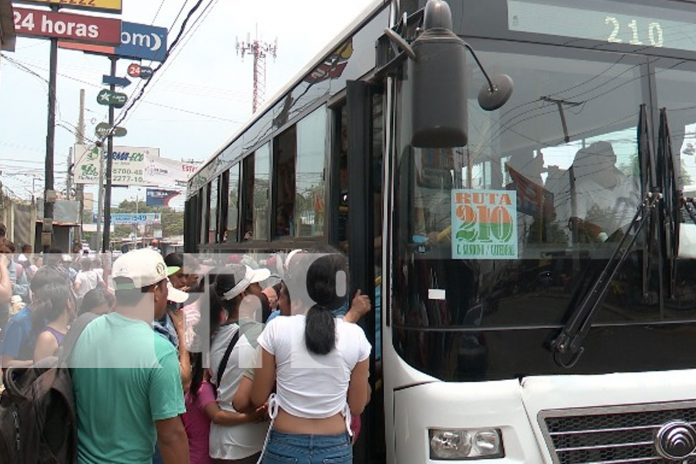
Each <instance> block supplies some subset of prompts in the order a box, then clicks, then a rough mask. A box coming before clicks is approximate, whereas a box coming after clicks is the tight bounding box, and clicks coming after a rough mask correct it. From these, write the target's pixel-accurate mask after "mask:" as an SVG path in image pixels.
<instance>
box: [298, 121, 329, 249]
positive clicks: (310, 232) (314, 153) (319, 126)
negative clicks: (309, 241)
mask: <svg viewBox="0 0 696 464" xmlns="http://www.w3.org/2000/svg"><path fill="white" fill-rule="evenodd" d="M326 131H327V128H326V108H325V107H321V108H319V109H317V110H316V111H314V112H313V113H312V114H310V115H309V116H307V117H306V118H304V119H303V120H302V121H300V122H299V123H298V124H297V170H296V191H295V201H296V204H295V234H294V235H295V236H296V237H317V236H322V235H324V209H325V208H324V201H325V200H324V197H325V187H324V185H325V184H324V167H325V163H326Z"/></svg>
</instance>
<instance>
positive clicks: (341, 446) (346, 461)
mask: <svg viewBox="0 0 696 464" xmlns="http://www.w3.org/2000/svg"><path fill="white" fill-rule="evenodd" d="M262 463H263V464H352V463H353V447H352V446H351V443H350V436H349V435H348V434H347V433H341V434H339V435H299V434H291V433H282V432H277V431H275V430H272V431H271V437H270V439H269V440H268V445H267V446H266V451H265V452H264V453H263V461H262Z"/></svg>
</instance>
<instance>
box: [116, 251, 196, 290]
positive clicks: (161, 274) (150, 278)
mask: <svg viewBox="0 0 696 464" xmlns="http://www.w3.org/2000/svg"><path fill="white" fill-rule="evenodd" d="M178 270H179V268H178V267H167V265H166V264H165V262H164V259H163V258H162V255H161V254H159V253H158V252H157V251H156V250H153V249H152V248H141V249H139V250H133V251H129V252H128V253H126V254H124V255H121V256H120V257H119V258H118V259H117V260H116V261H114V265H113V268H112V269H111V277H112V278H114V279H117V278H123V279H128V280H130V282H127V281H126V282H119V283H117V284H116V290H127V289H134V288H143V287H148V286H150V285H154V284H156V283H158V282H161V281H163V280H166V279H168V278H169V276H170V275H172V274H174V273H175V272H176V271H178ZM167 289H168V296H167V299H168V300H169V301H173V302H174V303H183V302H185V301H186V300H187V299H188V293H186V292H182V291H181V290H178V289H176V288H174V286H172V284H171V283H169V282H167Z"/></svg>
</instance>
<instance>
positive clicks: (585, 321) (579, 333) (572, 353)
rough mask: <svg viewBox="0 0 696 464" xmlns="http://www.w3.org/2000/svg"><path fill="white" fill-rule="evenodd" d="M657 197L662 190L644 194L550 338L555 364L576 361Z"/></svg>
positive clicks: (658, 200) (567, 365)
mask: <svg viewBox="0 0 696 464" xmlns="http://www.w3.org/2000/svg"><path fill="white" fill-rule="evenodd" d="M661 199H662V194H661V193H659V192H649V193H648V194H647V195H646V196H645V199H644V200H643V202H642V203H641V204H640V206H639V207H638V210H637V211H636V214H635V216H634V217H633V220H632V221H631V224H630V225H629V226H628V229H627V230H626V233H625V234H624V236H623V237H622V238H621V241H620V242H619V245H618V246H617V247H616V249H615V250H614V252H613V253H612V255H611V258H609V262H608V263H607V264H606V266H604V269H602V273H601V274H600V275H599V277H598V278H597V280H596V281H595V282H594V284H593V285H592V287H591V288H590V290H589V291H588V292H587V293H586V294H585V296H584V297H583V298H582V301H581V302H580V304H579V305H578V306H577V307H576V308H575V310H574V311H573V313H572V314H571V315H570V318H569V319H568V321H567V322H566V324H565V325H564V326H563V329H562V330H561V333H560V334H558V336H557V337H556V338H555V339H554V340H553V341H552V342H551V348H552V349H553V359H554V361H555V362H556V363H557V364H558V365H560V366H562V367H565V368H570V367H573V366H574V365H575V364H576V363H577V362H578V359H579V358H580V356H582V353H583V352H584V350H585V349H584V348H583V346H582V343H583V341H584V340H585V337H586V336H587V334H588V332H589V331H590V327H591V326H592V320H593V318H594V315H595V314H596V312H597V310H598V309H599V307H600V305H601V304H602V301H603V300H604V296H605V295H606V294H607V291H608V290H609V285H610V284H611V281H612V280H613V279H614V276H615V275H616V273H617V272H618V270H619V268H620V267H621V265H622V264H623V262H624V261H625V260H626V257H627V256H628V253H629V251H630V250H631V248H632V247H633V244H634V243H635V242H636V239H637V238H638V236H639V235H640V231H641V230H642V229H643V226H645V224H646V223H647V222H648V221H649V218H650V216H651V213H652V211H653V210H654V209H655V207H656V206H657V204H658V203H659V202H660V200H661ZM634 227H635V228H636V230H635V232H634V233H633V235H631V234H630V231H631V229H633V228H634ZM565 357H569V358H570V359H569V360H565V359H564V358H565Z"/></svg>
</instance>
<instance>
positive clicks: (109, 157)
mask: <svg viewBox="0 0 696 464" xmlns="http://www.w3.org/2000/svg"><path fill="white" fill-rule="evenodd" d="M109 60H110V61H111V77H116V63H117V62H118V58H117V57H115V56H110V57H109ZM109 90H111V93H113V92H115V91H116V85H115V84H110V85H109ZM109 127H110V128H111V129H109V135H108V137H107V148H106V177H105V181H106V185H105V191H104V241H103V242H102V249H101V251H102V253H106V251H107V250H108V249H109V246H110V245H111V171H112V168H113V153H114V105H109Z"/></svg>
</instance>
